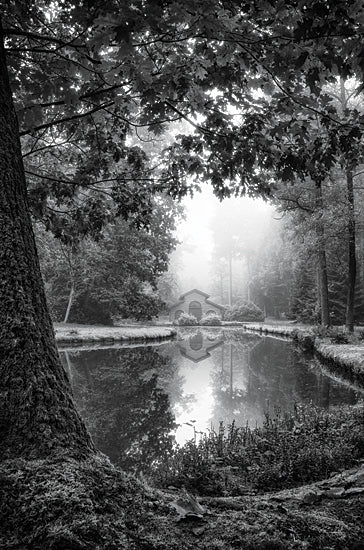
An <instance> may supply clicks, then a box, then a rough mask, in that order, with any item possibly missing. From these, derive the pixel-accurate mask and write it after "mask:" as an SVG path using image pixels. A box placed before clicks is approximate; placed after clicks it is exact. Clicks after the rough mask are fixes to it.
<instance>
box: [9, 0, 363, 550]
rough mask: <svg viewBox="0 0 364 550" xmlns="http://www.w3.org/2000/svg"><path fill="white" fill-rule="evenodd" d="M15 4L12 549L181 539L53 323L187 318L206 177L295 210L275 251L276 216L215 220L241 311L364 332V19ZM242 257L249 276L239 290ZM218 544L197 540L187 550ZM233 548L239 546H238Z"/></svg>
mask: <svg viewBox="0 0 364 550" xmlns="http://www.w3.org/2000/svg"><path fill="white" fill-rule="evenodd" d="M0 7H1V11H0V35H1V36H0V151H1V154H0V235H1V237H0V238H1V246H0V301H1V305H2V307H1V309H0V358H1V364H0V393H1V404H0V437H1V441H2V445H1V449H0V460H1V492H2V497H3V498H2V499H1V500H2V505H1V518H0V519H2V520H3V521H1V524H2V525H4V526H5V527H4V529H5V530H4V531H3V532H4V535H3V534H2V536H3V539H2V543H3V547H4V548H7V549H10V548H19V549H20V548H34V549H36V548H54V549H57V548H58V549H61V548H79V549H81V548H105V549H106V548H130V549H137V548H152V549H153V548H160V549H162V548H176V549H177V548H180V547H181V546H180V530H181V529H182V530H183V526H182V527H181V526H180V525H179V524H177V523H173V522H172V523H173V525H172V523H171V518H170V504H169V503H170V500H171V498H172V497H170V496H168V495H166V494H164V493H163V492H160V493H158V492H156V491H155V490H153V489H152V488H150V487H149V486H148V485H147V484H143V480H139V479H136V478H131V477H129V476H128V475H127V474H125V473H123V471H121V470H119V469H117V468H115V467H114V466H113V465H112V464H111V463H110V461H109V460H108V459H107V458H106V457H105V455H103V454H101V453H100V452H99V451H98V450H97V449H96V447H95V444H94V442H93V440H92V438H91V435H90V433H89V431H88V430H87V428H86V426H85V423H84V421H83V419H82V418H81V416H80V414H79V412H78V410H77V408H76V406H75V404H74V401H73V398H72V392H71V387H70V381H69V379H68V377H67V374H66V372H65V370H64V367H63V365H62V363H61V361H60V357H59V354H58V351H57V344H56V340H55V331H54V328H53V322H54V321H58V322H64V323H66V322H67V321H70V322H78V323H87V324H90V323H98V324H104V325H111V324H112V323H113V322H114V321H115V319H119V320H125V319H127V320H130V319H132V320H133V321H136V322H140V321H147V322H148V323H150V322H153V319H155V318H156V317H157V316H158V315H159V314H161V313H166V311H167V310H168V306H169V305H170V304H171V303H173V302H174V301H175V300H176V298H177V297H178V294H179V293H180V289H179V288H178V265H176V266H173V262H171V261H170V257H171V254H172V253H173V251H174V250H175V249H176V247H177V245H178V223H179V221H180V220H182V219H183V216H184V210H183V203H181V201H183V199H184V198H186V197H191V196H192V197H193V196H194V195H195V194H197V193H198V192H199V190H200V189H201V187H202V186H203V185H206V184H207V185H208V186H209V187H210V188H211V189H212V190H213V192H214V194H215V195H216V197H217V198H218V199H219V200H221V201H222V204H224V202H223V201H224V200H226V199H230V198H232V197H249V198H260V199H263V200H265V201H266V202H267V203H269V204H271V205H272V206H274V208H275V211H276V213H277V216H278V217H280V218H281V222H280V224H278V225H275V226H274V227H275V229H274V230H272V228H269V227H268V228H267V229H266V232H265V233H264V232H263V231H262V232H261V242H260V244H259V246H256V245H255V244H252V243H254V242H255V241H254V235H255V233H257V232H259V231H258V229H259V225H258V229H256V228H255V227H254V224H253V223H251V224H250V225H247V217H243V216H242V215H241V212H239V211H237V212H235V213H233V214H231V215H230V213H229V214H228V215H226V216H225V217H224V216H223V215H222V216H220V219H216V220H214V222H213V232H214V235H215V243H216V246H215V250H214V257H215V260H214V262H215V263H214V265H213V266H212V270H213V272H214V277H215V280H214V285H215V287H214V288H215V290H214V295H216V296H217V297H219V296H220V300H221V302H223V303H225V304H226V303H228V305H230V306H231V305H232V303H233V302H234V301H236V300H239V299H240V298H242V297H244V299H246V300H248V301H252V302H254V303H255V304H256V305H257V306H258V307H259V308H260V309H261V310H262V311H264V315H265V316H268V317H276V318H278V319H288V320H293V321H298V322H304V323H309V324H317V325H322V327H330V326H331V325H339V326H344V327H345V330H346V332H347V333H353V332H354V329H355V326H358V325H360V324H362V323H363V322H364V294H363V284H364V226H363V223H362V208H363V204H364V202H363V201H364V195H363V189H364V187H363V185H364V169H363V139H362V133H363V123H364V103H363V91H364V84H363V70H364V62H363V55H364V49H363V42H362V39H363V26H364V8H363V5H362V3H361V2H360V1H358V0H309V1H303V0H289V1H287V2H282V1H279V0H257V1H256V2H250V1H244V2H236V1H235V0H227V1H226V2H225V1H220V0H209V1H207V0H197V1H195V0H194V1H192V0H182V1H181V2H175V1H173V0H163V1H159V0H158V1H157V0H135V1H133V2H126V1H125V0H108V1H103V2H101V1H99V0H92V1H91V0H82V1H80V2H75V1H73V0H54V1H53V0H3V1H2V2H1V6H0ZM254 223H258V224H259V220H258V221H255V222H254ZM240 264H241V265H242V266H243V269H244V270H245V271H244V273H245V275H244V276H245V282H244V284H242V283H241V282H238V283H235V287H234V281H233V271H234V270H236V269H238V266H239V265H240ZM224 285H227V286H228V287H229V290H228V291H226V292H225V291H224V288H223V287H224ZM227 286H226V287H225V288H227ZM359 439H360V438H359V436H358V440H359ZM237 510H238V508H235V512H234V513H235V514H236V516H237V517H236V521H237V522H238V523H239V522H241V523H240V524H239V525H240V530H241V531H242V530H243V522H242V519H241V518H238V512H237ZM254 510H255V509H254ZM258 510H259V503H258V504H257V508H256V510H255V511H256V514H257V515H256V516H255V520H256V521H257V525H259V521H258V520H257V519H256V518H257V517H258V516H259V512H258ZM24 513H27V520H26V522H25V523H23V522H22V516H23V515H24ZM267 513H268V512H267ZM302 513H303V512H302ZM73 514H74V515H73ZM358 514H359V515H358V517H360V512H358ZM197 515H199V514H198V513H197ZM303 515H304V514H303ZM338 515H340V514H338ZM42 517H44V518H46V519H45V520H44V525H45V524H46V526H47V527H46V528H45V527H44V525H43V526H42V527H40V526H39V523H38V522H39V521H40V519H39V518H42ZM267 517H268V516H267ZM116 518H117V519H116ZM316 519H317V518H316ZM269 521H270V520H267V522H268V523H269ZM297 521H298V520H297ZM302 521H306V522H308V523H309V519H308V516H307V517H306V516H305V518H304V520H302ZM317 521H319V520H317ZM216 522H217V523H216V525H218V527H216V525H215V524H214V529H215V530H214V531H213V534H212V535H211V538H209V536H207V538H206V540H202V539H201V541H200V542H199V543H198V544H199V546H198V547H200V548H216V549H217V548H219V547H222V546H221V544H223V541H224V535H222V534H221V533H225V531H224V530H226V529H227V530H228V529H229V528H231V526H230V527H229V524H228V520H227V516H223V517H222V516H221V518H220V519H218V520H216ZM219 522H220V523H219ZM226 522H227V523H226ZM300 525H301V524H300ZM317 525H318V524H317ZM301 527H302V526H301ZM301 527H300V528H301ZM320 528H321V527H320ZM197 529H199V527H197ZM302 529H303V527H302ZM317 529H319V527H318V526H317ZM325 529H326V532H327V533H328V532H329V529H328V527H327V524H325ZM258 530H259V527H258ZM260 531H262V532H263V531H264V533H267V532H268V531H267V529H266V526H265V527H264V528H262V529H260ZM260 531H259V532H260ZM347 531H348V532H349V531H350V529H349V528H348V529H347ZM239 532H240V531H239ZM197 533H198V535H196V533H192V532H188V533H187V534H186V547H187V548H195V547H196V540H195V537H196V536H199V533H200V534H201V533H202V532H198V531H197ZM211 533H212V531H211ZM280 533H281V532H280V527H279V526H278V527H277V528H276V531H275V532H274V534H273V535H274V536H273V535H272V537H271V542H269V541H268V542H264V541H263V542H259V544H261V546H259V544H258V543H257V542H256V541H255V542H254V540H255V539H254V536H255V535H254V534H253V535H251V537H252V538H251V542H249V544H250V545H251V546H250V547H251V548H284V547H287V548H293V547H294V546H292V545H291V546H282V545H281V546H279V542H277V541H279V538H280ZM345 533H346V531H345ZM268 534H269V533H268ZM229 536H230V535H229ZM249 536H250V535H249ZM259 536H260V535H259ZM267 536H268V535H267ZM312 536H313V537H314V535H312ZM315 536H316V535H315ZM327 536H329V535H327ZM342 536H344V535H342ZM345 536H347V535H346V534H345ZM348 536H349V535H348ZM361 536H364V535H362V534H359V535H358V537H359V538H360V537H361ZM268 538H269V537H268ZM359 538H358V541H359V542H358V541H354V542H355V544H362V539H360V540H359ZM239 540H240V539H239ZM249 540H250V539H249ZM257 540H258V539H257ZM259 540H260V539H259ZM262 540H263V539H262ZM264 540H265V539H264ZM267 540H268V539H267ZM315 540H316V539H315ZM330 540H331V539H330ZM345 540H346V539H345ZM348 540H349V539H348ZM349 542H350V541H349ZM354 542H353V541H351V542H350V544H352V545H353V544H354ZM240 543H242V542H241V540H240V542H238V543H236V544H240ZM234 544H235V543H234V540H233V538H231V537H230V538H229V542H228V543H226V548H233V547H236V544H235V546H234ZM246 544H248V543H246ZM264 544H266V545H265V546H264ZM290 544H291V543H290ZM292 544H293V543H292ZM302 544H304V543H302ZM312 544H313V546H311V547H315V544H316V542H313V543H312ZM330 544H331V543H330ZM332 544H334V543H332ZM335 544H336V546H328V547H330V548H334V547H335V548H346V547H347V548H349V546H350V544H349V543H346V542H345V544H347V546H345V544H342V546H339V545H340V544H341V542H340V540H339V538H338V539H337V541H336V542H335ZM274 545H275V546H274ZM246 547H247V548H248V547H249V545H248V546H246ZM296 547H297V548H303V547H304V545H303V546H302V545H301V546H298V545H297V546H296ZM316 547H317V546H316ZM322 547H323V548H324V546H322ZM351 547H354V546H351ZM357 547H358V548H359V547H360V546H357Z"/></svg>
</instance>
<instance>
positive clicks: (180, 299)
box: [169, 288, 225, 309]
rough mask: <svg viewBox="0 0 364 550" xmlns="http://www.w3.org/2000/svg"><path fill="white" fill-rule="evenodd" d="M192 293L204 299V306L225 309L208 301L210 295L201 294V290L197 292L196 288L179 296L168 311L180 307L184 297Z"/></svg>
mask: <svg viewBox="0 0 364 550" xmlns="http://www.w3.org/2000/svg"><path fill="white" fill-rule="evenodd" d="M193 293H197V294H200V295H201V296H203V297H204V298H205V302H206V304H209V305H210V306H214V307H217V308H218V309H225V307H224V306H221V305H220V304H216V303H215V302H213V301H212V300H208V298H209V297H210V294H206V292H202V290H199V289H198V288H193V289H192V290H188V291H187V292H184V293H183V294H181V296H180V297H179V298H178V302H175V303H174V304H172V305H171V306H170V308H169V309H173V308H174V307H177V306H179V305H181V304H182V303H183V302H184V299H185V298H186V296H188V294H193Z"/></svg>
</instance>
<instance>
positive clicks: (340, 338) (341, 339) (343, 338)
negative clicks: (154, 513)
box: [330, 332, 349, 344]
mask: <svg viewBox="0 0 364 550" xmlns="http://www.w3.org/2000/svg"><path fill="white" fill-rule="evenodd" d="M330 341H331V343H332V344H348V343H349V338H348V335H347V334H345V333H344V332H337V333H336V334H334V335H333V336H331V338H330Z"/></svg>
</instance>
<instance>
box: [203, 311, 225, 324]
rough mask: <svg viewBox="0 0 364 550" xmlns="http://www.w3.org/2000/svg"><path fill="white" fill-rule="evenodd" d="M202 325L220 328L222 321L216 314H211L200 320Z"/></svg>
mask: <svg viewBox="0 0 364 550" xmlns="http://www.w3.org/2000/svg"><path fill="white" fill-rule="evenodd" d="M200 325H205V326H218V325H221V319H220V317H219V316H218V315H217V314H216V313H209V314H208V315H204V316H203V317H202V319H201V320H200Z"/></svg>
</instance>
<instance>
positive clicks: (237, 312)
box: [224, 302, 264, 322]
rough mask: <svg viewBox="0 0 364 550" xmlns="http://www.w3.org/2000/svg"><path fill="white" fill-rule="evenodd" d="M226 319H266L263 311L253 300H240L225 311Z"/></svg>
mask: <svg viewBox="0 0 364 550" xmlns="http://www.w3.org/2000/svg"><path fill="white" fill-rule="evenodd" d="M224 319H225V321H241V322H243V321H264V313H263V311H262V310H261V309H260V308H259V307H258V306H257V305H255V304H254V303H253V302H238V303H236V304H234V305H233V306H232V307H229V308H228V309H227V311H226V312H225V316H224Z"/></svg>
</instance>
